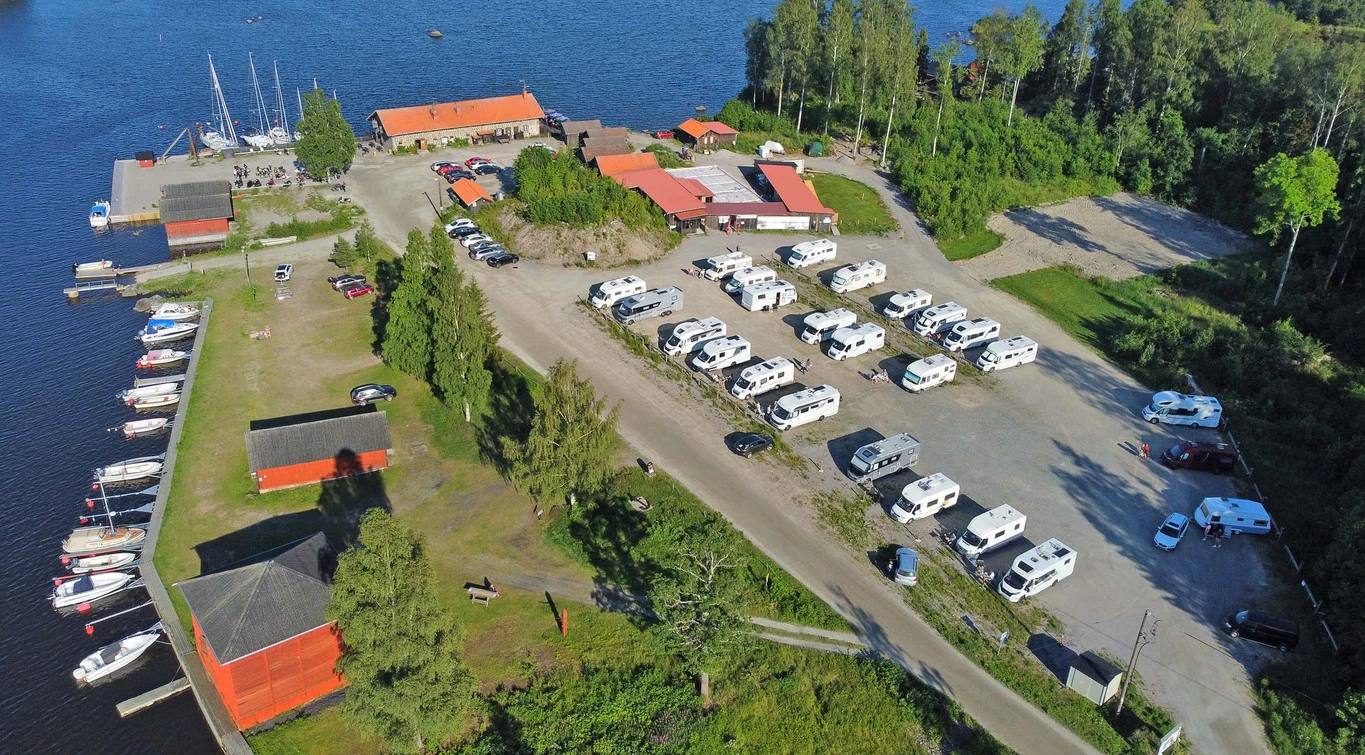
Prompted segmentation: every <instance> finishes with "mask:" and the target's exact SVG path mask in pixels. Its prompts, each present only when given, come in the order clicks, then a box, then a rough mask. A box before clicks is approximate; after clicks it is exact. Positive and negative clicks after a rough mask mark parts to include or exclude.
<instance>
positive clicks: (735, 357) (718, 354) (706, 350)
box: [692, 336, 749, 371]
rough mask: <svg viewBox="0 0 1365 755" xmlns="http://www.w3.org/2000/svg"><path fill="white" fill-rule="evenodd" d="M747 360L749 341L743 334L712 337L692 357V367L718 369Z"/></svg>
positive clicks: (695, 368) (701, 369)
mask: <svg viewBox="0 0 1365 755" xmlns="http://www.w3.org/2000/svg"><path fill="white" fill-rule="evenodd" d="M747 361H749V342H748V341H747V340H745V339H744V336H726V337H724V338H713V339H711V340H710V341H707V342H706V343H704V344H702V347H701V348H700V349H698V350H697V353H696V354H695V355H693V357H692V369H694V370H700V371H706V370H720V369H724V368H726V367H733V366H734V365H737V364H741V363H743V362H747Z"/></svg>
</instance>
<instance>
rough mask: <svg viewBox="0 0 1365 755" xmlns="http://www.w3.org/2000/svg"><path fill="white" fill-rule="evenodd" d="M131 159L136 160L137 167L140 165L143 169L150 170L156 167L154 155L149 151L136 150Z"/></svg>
mask: <svg viewBox="0 0 1365 755" xmlns="http://www.w3.org/2000/svg"><path fill="white" fill-rule="evenodd" d="M133 158H134V159H136V160H137V164H138V165H141V166H142V167H144V168H150V167H152V166H153V165H156V153H155V152H153V151H151V150H150V149H143V150H138V151H137V152H135V153H134V154H133Z"/></svg>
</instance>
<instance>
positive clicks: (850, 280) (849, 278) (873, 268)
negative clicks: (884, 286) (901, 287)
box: [829, 260, 886, 294]
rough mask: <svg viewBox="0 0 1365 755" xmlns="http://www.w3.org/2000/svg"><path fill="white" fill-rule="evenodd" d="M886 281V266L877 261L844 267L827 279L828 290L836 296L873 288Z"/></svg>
mask: <svg viewBox="0 0 1365 755" xmlns="http://www.w3.org/2000/svg"><path fill="white" fill-rule="evenodd" d="M884 280H886V265H885V264H884V263H881V262H878V261H877V260H868V261H867V262H859V263H858V264H856V265H845V266H844V267H841V268H839V269H838V270H835V271H834V275H833V276H831V277H830V279H829V288H830V290H831V291H833V292H834V293H836V294H846V293H848V292H849V291H857V290H858V289H860V288H867V287H868V286H875V285H876V284H878V283H881V282H882V281H884Z"/></svg>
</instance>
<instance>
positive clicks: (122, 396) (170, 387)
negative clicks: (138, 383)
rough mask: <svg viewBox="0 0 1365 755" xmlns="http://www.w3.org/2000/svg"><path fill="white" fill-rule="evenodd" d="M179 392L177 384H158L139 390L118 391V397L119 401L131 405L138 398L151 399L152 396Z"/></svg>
mask: <svg viewBox="0 0 1365 755" xmlns="http://www.w3.org/2000/svg"><path fill="white" fill-rule="evenodd" d="M179 392H180V384H179V383H159V384H157V385H144V386H142V387H141V388H129V389H127V390H123V391H119V392H118V397H119V400H120V401H126V402H128V403H130V404H131V403H133V402H134V401H136V400H137V399H140V398H151V397H152V396H164V395H166V394H168V393H179Z"/></svg>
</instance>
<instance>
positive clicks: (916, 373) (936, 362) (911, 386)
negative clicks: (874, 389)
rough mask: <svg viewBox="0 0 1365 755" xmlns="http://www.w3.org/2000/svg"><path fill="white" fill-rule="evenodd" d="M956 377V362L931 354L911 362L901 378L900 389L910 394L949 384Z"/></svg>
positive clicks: (943, 356)
mask: <svg viewBox="0 0 1365 755" xmlns="http://www.w3.org/2000/svg"><path fill="white" fill-rule="evenodd" d="M954 377H957V360H956V359H953V358H952V357H950V356H948V355H947V354H933V355H930V356H927V357H925V358H923V359H920V360H917V361H914V362H911V363H910V364H909V365H907V366H906V368H905V375H903V376H902V377H901V387H902V388H904V389H905V390H907V391H910V392H911V393H919V392H920V391H924V390H927V389H929V388H933V387H934V386H936V385H940V384H942V383H950V382H952V380H953V378H954Z"/></svg>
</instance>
